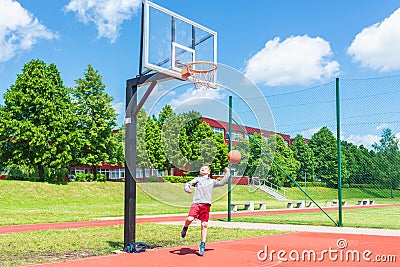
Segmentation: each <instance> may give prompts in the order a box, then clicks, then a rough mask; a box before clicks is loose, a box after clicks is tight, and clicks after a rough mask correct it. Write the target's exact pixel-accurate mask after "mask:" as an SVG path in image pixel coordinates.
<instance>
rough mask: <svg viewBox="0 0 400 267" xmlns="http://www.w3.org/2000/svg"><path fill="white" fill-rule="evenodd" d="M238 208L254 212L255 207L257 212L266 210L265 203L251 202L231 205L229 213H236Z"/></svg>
mask: <svg viewBox="0 0 400 267" xmlns="http://www.w3.org/2000/svg"><path fill="white" fill-rule="evenodd" d="M238 207H243V209H244V210H247V211H254V210H255V207H258V209H259V210H266V209H267V203H263V202H253V201H248V202H243V203H231V211H238Z"/></svg>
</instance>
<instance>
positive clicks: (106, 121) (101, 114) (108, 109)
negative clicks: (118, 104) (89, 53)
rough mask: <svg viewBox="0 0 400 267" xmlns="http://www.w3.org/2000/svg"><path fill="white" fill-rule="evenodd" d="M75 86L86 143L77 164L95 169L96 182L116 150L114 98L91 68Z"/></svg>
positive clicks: (80, 123)
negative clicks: (100, 169)
mask: <svg viewBox="0 0 400 267" xmlns="http://www.w3.org/2000/svg"><path fill="white" fill-rule="evenodd" d="M75 82H76V87H75V90H74V92H73V95H74V103H75V107H76V115H77V117H78V118H79V124H78V127H77V128H78V130H79V131H80V134H81V141H82V143H81V144H80V146H79V150H77V152H78V153H77V154H76V160H77V163H78V164H83V165H89V166H93V167H94V177H93V178H94V180H96V178H97V171H98V167H99V166H100V165H101V163H102V162H109V161H110V157H109V156H110V155H109V149H110V148H111V149H113V148H112V144H113V129H114V127H115V126H116V118H117V114H116V112H115V110H114V108H113V107H112V106H111V102H112V100H113V98H112V97H111V96H109V95H108V94H107V93H106V92H105V87H106V86H105V85H104V83H103V81H102V77H101V75H100V74H99V73H98V71H97V70H95V69H94V68H93V67H92V66H91V65H88V68H87V69H86V70H85V73H84V78H79V79H77V80H76V81H75Z"/></svg>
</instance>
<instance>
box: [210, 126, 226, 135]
mask: <svg viewBox="0 0 400 267" xmlns="http://www.w3.org/2000/svg"><path fill="white" fill-rule="evenodd" d="M211 129H212V130H213V131H214V133H215V134H216V135H218V134H219V133H222V135H223V134H224V129H223V128H218V127H211Z"/></svg>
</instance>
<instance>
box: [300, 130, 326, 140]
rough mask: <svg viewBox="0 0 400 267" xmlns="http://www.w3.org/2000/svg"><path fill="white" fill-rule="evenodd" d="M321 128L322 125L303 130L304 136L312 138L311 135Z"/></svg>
mask: <svg viewBox="0 0 400 267" xmlns="http://www.w3.org/2000/svg"><path fill="white" fill-rule="evenodd" d="M319 130H321V127H319V128H313V129H309V130H306V131H303V132H302V133H301V135H302V136H303V137H304V138H308V139H311V137H312V136H313V135H314V134H315V133H317V132H318V131H319Z"/></svg>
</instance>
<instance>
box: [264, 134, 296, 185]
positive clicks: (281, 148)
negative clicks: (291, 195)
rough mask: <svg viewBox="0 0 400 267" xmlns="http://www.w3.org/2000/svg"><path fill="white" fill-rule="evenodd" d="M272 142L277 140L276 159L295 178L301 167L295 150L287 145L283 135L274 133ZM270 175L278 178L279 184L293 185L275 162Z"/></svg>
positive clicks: (271, 138)
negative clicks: (295, 155)
mask: <svg viewBox="0 0 400 267" xmlns="http://www.w3.org/2000/svg"><path fill="white" fill-rule="evenodd" d="M269 140H270V142H275V146H276V149H275V154H274V161H275V162H276V163H277V164H278V165H279V166H280V167H281V168H282V169H283V170H284V171H285V172H286V173H287V174H288V175H289V176H290V177H291V178H292V179H294V178H295V175H296V172H297V170H298V169H299V167H300V162H298V161H297V160H296V159H295V157H294V152H293V151H292V150H291V149H290V148H289V147H287V146H286V144H285V142H284V140H283V137H282V136H280V135H278V134H274V135H272V136H271V137H270V138H269ZM269 176H270V177H273V178H274V179H276V181H277V183H278V184H279V185H286V186H292V184H293V183H292V181H291V180H290V178H289V177H287V176H286V174H285V173H283V172H282V171H281V170H280V169H279V168H278V167H277V166H276V165H275V164H273V165H272V167H271V170H270V172H269Z"/></svg>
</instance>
